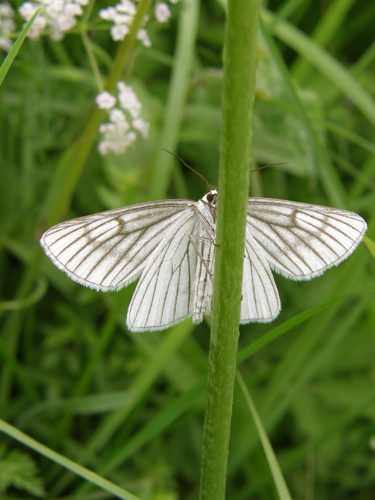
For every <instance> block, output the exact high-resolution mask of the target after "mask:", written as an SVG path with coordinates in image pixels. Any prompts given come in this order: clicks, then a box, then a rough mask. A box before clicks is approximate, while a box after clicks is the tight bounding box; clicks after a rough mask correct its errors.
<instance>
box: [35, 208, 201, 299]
mask: <svg viewBox="0 0 375 500" xmlns="http://www.w3.org/2000/svg"><path fill="white" fill-rule="evenodd" d="M192 205H194V202H192V201H190V200H163V201H157V202H150V203H141V204H139V205H132V206H129V207H125V208H120V209H117V210H110V211H108V212H102V213H98V214H94V215H89V216H87V217H80V218H78V219H73V220H70V221H67V222H62V223H60V224H57V225H56V226H54V227H52V228H51V229H49V230H48V231H46V232H45V233H44V234H43V236H42V238H41V240H40V243H41V246H42V247H43V249H44V251H45V253H46V254H47V255H48V257H50V259H51V260H52V262H53V263H54V264H55V265H56V266H57V267H58V268H60V269H61V270H63V271H64V272H65V273H66V274H67V275H68V276H69V277H70V278H71V279H73V280H74V281H77V282H78V283H80V284H82V285H85V286H89V287H91V288H95V289H97V290H102V291H109V290H117V289H119V288H122V287H124V286H126V285H127V284H129V283H130V282H131V281H133V280H135V279H136V278H137V277H138V276H139V274H140V273H141V271H142V269H143V268H144V267H145V266H146V265H147V261H148V259H149V257H150V255H151V254H152V252H153V251H154V250H155V248H156V247H157V246H158V244H159V243H160V241H161V240H162V239H163V238H164V237H165V235H166V234H167V233H168V231H169V228H170V227H171V225H173V224H174V223H175V222H176V221H178V220H179V219H180V218H181V217H182V214H183V212H184V211H185V210H188V211H189V212H190V211H191V210H192V209H191V208H190V207H191V206H192Z"/></svg>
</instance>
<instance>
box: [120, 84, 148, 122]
mask: <svg viewBox="0 0 375 500" xmlns="http://www.w3.org/2000/svg"><path fill="white" fill-rule="evenodd" d="M118 100H119V102H120V106H121V107H122V108H123V109H126V111H128V112H129V113H130V115H131V117H132V118H138V116H139V115H140V113H141V109H142V105H141V103H140V102H139V100H138V97H137V96H136V94H135V92H133V89H132V88H131V87H130V86H129V87H127V88H126V89H124V90H121V91H120V92H119V95H118Z"/></svg>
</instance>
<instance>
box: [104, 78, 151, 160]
mask: <svg viewBox="0 0 375 500" xmlns="http://www.w3.org/2000/svg"><path fill="white" fill-rule="evenodd" d="M117 89H118V91H119V93H118V96H117V99H116V98H115V97H114V96H113V95H112V94H110V93H109V92H107V91H104V92H101V93H100V94H98V95H97V96H96V99H95V102H96V104H97V105H98V106H99V108H101V109H108V111H109V123H103V124H102V125H100V127H99V132H100V133H101V134H103V140H102V141H100V143H99V146H98V150H99V153H100V154H102V155H105V154H107V153H109V152H112V153H115V154H121V153H124V152H125V151H126V149H127V148H128V147H129V146H130V145H131V144H133V143H134V141H135V140H136V138H137V133H138V134H140V135H141V136H142V137H144V138H146V137H147V136H148V129H149V124H148V123H147V122H146V121H145V120H143V118H141V116H140V114H141V109H142V105H141V103H140V102H139V99H138V97H137V95H136V93H135V92H134V90H133V89H132V87H131V86H130V85H125V83H124V82H118V83H117ZM117 103H118V104H119V106H120V108H121V109H120V108H118V107H116V105H117Z"/></svg>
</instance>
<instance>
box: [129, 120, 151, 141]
mask: <svg viewBox="0 0 375 500" xmlns="http://www.w3.org/2000/svg"><path fill="white" fill-rule="evenodd" d="M132 125H133V127H134V128H135V129H136V130H138V132H139V133H140V134H141V136H142V137H143V138H144V139H147V137H148V131H149V128H150V124H149V123H147V122H146V121H145V120H143V118H135V120H133V121H132Z"/></svg>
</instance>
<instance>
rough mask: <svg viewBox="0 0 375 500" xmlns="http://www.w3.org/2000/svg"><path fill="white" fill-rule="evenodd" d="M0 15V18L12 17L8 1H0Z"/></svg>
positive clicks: (12, 11)
mask: <svg viewBox="0 0 375 500" xmlns="http://www.w3.org/2000/svg"><path fill="white" fill-rule="evenodd" d="M0 16H1V18H5V17H10V18H12V17H14V10H13V9H12V7H11V6H10V5H9V3H7V2H4V3H0Z"/></svg>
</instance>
